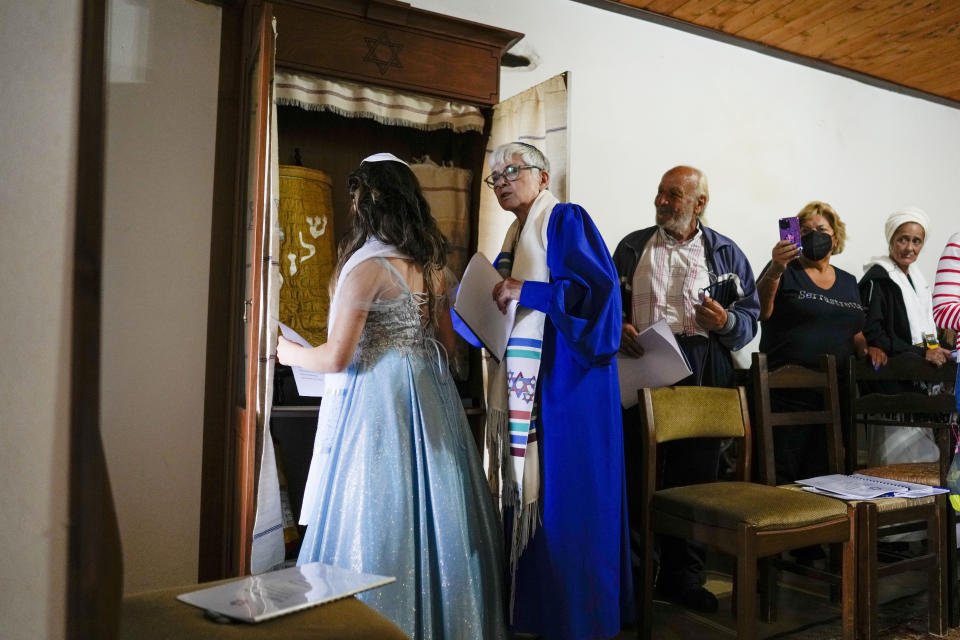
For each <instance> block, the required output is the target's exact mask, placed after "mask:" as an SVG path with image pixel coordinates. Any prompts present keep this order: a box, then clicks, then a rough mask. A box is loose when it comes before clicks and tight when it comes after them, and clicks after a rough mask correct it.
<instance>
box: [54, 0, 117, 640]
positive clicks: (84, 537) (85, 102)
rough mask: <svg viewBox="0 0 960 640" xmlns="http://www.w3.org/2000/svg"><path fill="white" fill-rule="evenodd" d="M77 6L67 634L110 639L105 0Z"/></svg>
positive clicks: (113, 604) (112, 571)
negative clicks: (104, 375) (104, 379)
mask: <svg viewBox="0 0 960 640" xmlns="http://www.w3.org/2000/svg"><path fill="white" fill-rule="evenodd" d="M81 11H82V13H81V35H80V96H79V105H78V107H79V109H78V123H77V128H78V132H77V169H76V202H75V210H74V223H75V228H74V246H73V278H74V279H73V291H72V300H71V306H70V312H71V351H70V354H71V355H70V373H69V375H70V427H69V428H70V436H69V438H70V443H69V467H70V468H69V475H68V481H69V486H68V492H69V498H68V509H69V530H68V535H67V580H66V602H65V604H66V620H65V635H66V637H67V638H70V639H80V638H108V639H109V638H115V637H116V635H117V631H118V626H119V612H120V600H121V597H122V590H123V559H122V554H121V549H120V533H119V528H118V525H117V519H116V514H115V512H114V508H113V496H112V495H111V493H110V481H109V476H108V474H107V466H106V461H105V459H104V452H103V444H102V441H101V438H100V330H101V314H102V284H101V283H102V271H103V199H104V156H105V130H106V77H105V64H104V63H105V60H106V53H105V50H106V46H105V43H106V15H107V9H106V1H105V0H84V2H83V5H82V9H81Z"/></svg>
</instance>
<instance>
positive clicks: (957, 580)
mask: <svg viewBox="0 0 960 640" xmlns="http://www.w3.org/2000/svg"><path fill="white" fill-rule="evenodd" d="M944 521H945V522H946V527H947V530H946V547H947V555H945V556H943V557H945V558H946V559H947V595H948V605H947V623H948V624H949V625H950V626H951V627H956V626H960V572H958V571H957V512H956V511H955V510H954V509H953V505H951V504H950V502H949V501H947V507H946V517H945V518H944Z"/></svg>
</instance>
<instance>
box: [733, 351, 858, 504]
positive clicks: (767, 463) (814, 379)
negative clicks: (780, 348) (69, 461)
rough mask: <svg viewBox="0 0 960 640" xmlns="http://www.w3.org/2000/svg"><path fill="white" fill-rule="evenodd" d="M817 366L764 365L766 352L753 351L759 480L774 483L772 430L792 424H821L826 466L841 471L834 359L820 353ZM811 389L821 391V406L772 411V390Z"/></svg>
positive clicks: (832, 471) (774, 468) (775, 479)
mask: <svg viewBox="0 0 960 640" xmlns="http://www.w3.org/2000/svg"><path fill="white" fill-rule="evenodd" d="M820 362H821V367H820V369H810V368H808V367H802V366H800V365H792V364H791V365H785V366H782V367H778V368H777V369H774V370H772V371H771V370H769V369H768V368H767V354H765V353H754V354H753V365H752V367H751V375H752V378H753V394H754V410H755V411H756V417H757V421H758V422H759V426H758V428H757V430H756V435H757V464H758V465H759V467H758V470H759V475H760V481H761V482H763V483H764V484H769V485H775V484H776V482H777V474H776V452H775V451H774V446H773V430H774V429H776V428H777V427H782V426H792V425H822V426H823V428H824V429H826V433H827V439H826V442H827V466H828V470H829V471H830V473H841V472H842V466H843V439H842V437H841V427H840V416H841V413H840V395H839V385H838V382H837V361H836V358H834V357H833V356H832V355H830V354H824V355H823V356H822V357H821V360H820ZM790 389H812V390H820V391H821V392H822V393H823V408H822V409H819V410H814V411H773V409H772V404H771V401H770V392H771V391H772V390H790Z"/></svg>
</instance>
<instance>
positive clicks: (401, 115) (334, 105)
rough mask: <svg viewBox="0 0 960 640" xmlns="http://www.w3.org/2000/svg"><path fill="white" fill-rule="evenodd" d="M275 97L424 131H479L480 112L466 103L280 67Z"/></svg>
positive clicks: (283, 101) (306, 106)
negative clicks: (296, 71) (285, 69)
mask: <svg viewBox="0 0 960 640" xmlns="http://www.w3.org/2000/svg"><path fill="white" fill-rule="evenodd" d="M275 98H276V102H277V104H280V105H292V106H296V107H300V108H301V109H308V110H315V111H331V112H333V113H336V114H338V115H341V116H345V117H348V118H371V119H373V120H376V121H377V122H379V123H381V124H386V125H395V126H401V127H413V128H415V129H422V130H425V131H432V130H434V129H452V130H453V131H456V132H457V133H462V132H464V131H477V132H482V131H483V114H482V113H481V112H480V109H478V108H477V107H474V106H471V105H468V104H463V103H459V102H450V101H447V100H440V99H437V98H429V97H427V96H422V95H414V94H410V93H400V92H398V91H393V90H391V89H385V88H382V87H371V86H368V85H362V84H356V83H353V82H344V81H341V80H330V79H328V78H321V77H320V76H315V75H311V74H303V73H290V72H288V71H282V70H280V69H277V73H276V94H275Z"/></svg>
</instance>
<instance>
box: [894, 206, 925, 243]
mask: <svg viewBox="0 0 960 640" xmlns="http://www.w3.org/2000/svg"><path fill="white" fill-rule="evenodd" d="M908 222H916V223H917V224H918V225H920V226H921V227H923V233H924V234H926V233H927V227H928V226H929V225H930V216H928V215H927V212H926V211H924V210H923V209H920V208H919V207H904V208H902V209H899V210H897V211H894V212H893V213H891V214H890V215H889V216H888V217H887V222H886V223H885V224H884V225H883V232H884V234H885V235H886V236H887V244H890V241H891V240H893V234H894V233H896V232H897V229H899V228H900V225H902V224H906V223H908Z"/></svg>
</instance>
